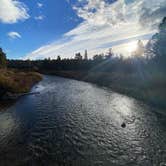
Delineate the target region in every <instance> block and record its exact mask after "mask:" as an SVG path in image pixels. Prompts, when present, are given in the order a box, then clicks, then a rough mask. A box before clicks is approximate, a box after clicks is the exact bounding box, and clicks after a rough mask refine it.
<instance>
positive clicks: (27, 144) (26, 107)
mask: <svg viewBox="0 0 166 166" xmlns="http://www.w3.org/2000/svg"><path fill="white" fill-rule="evenodd" d="M32 92H40V93H37V94H33V95H29V96H24V97H22V98H21V99H19V100H18V101H17V102H16V103H14V104H12V105H11V106H10V107H3V108H1V111H0V166H11V165H12V166H24V165H25V166H65V165H66V166H68V165H69V166H165V165H166V114H164V110H156V109H154V108H152V107H149V106H147V105H145V104H143V103H142V102H138V101H137V100H135V99H133V98H129V97H127V96H124V95H120V94H118V93H115V92H113V91H111V90H110V89H107V88H104V87H98V86H96V85H94V84H90V83H85V82H81V81H75V80H71V79H65V78H60V77H55V76H44V79H43V80H42V81H41V82H40V83H39V84H37V85H36V86H35V87H33V89H32ZM165 111H166V110H165ZM123 122H124V123H126V127H125V128H122V127H121V124H122V123H123Z"/></svg>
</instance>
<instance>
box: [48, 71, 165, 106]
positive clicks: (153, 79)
mask: <svg viewBox="0 0 166 166" xmlns="http://www.w3.org/2000/svg"><path fill="white" fill-rule="evenodd" d="M47 74H53V75H57V76H62V77H67V78H73V79H77V80H82V81H86V82H92V83H96V84H99V85H102V86H107V87H110V88H112V89H113V90H115V91H117V92H120V93H122V94H126V95H128V96H131V97H134V98H136V99H138V100H142V101H144V102H146V103H148V104H151V105H154V106H157V107H161V108H166V102H165V101H166V89H165V88H166V79H165V76H164V75H163V74H162V73H153V74H145V73H144V74H143V75H141V76H138V75H137V74H135V73H133V74H131V73H130V74H126V73H125V74H124V73H107V72H82V71H54V72H47Z"/></svg>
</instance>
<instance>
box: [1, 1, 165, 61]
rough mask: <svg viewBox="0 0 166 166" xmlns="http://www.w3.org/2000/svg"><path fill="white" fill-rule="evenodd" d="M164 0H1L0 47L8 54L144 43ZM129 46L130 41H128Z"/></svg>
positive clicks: (121, 49)
mask: <svg viewBox="0 0 166 166" xmlns="http://www.w3.org/2000/svg"><path fill="white" fill-rule="evenodd" d="M165 7H166V0H158V1H157V2H156V1H155V0H149V1H148V2H147V1H146V0H49V1H48V0H0V47H2V48H3V49H4V51H5V52H6V53H7V56H8V58H10V59H16V58H23V59H43V58H48V57H51V58H56V57H57V55H61V56H62V57H63V58H71V57H74V54H75V53H76V52H82V53H83V52H84V50H85V49H88V52H89V56H90V57H91V56H93V55H94V54H96V53H101V52H106V51H107V49H108V48H109V47H113V50H114V51H115V52H117V53H124V54H127V53H129V52H128V50H127V49H126V48H128V46H126V45H127V44H128V43H129V45H130V42H132V41H135V40H137V39H142V40H143V41H144V42H146V41H147V40H148V39H149V38H150V37H151V36H152V34H154V33H156V31H157V25H158V23H159V22H160V21H161V19H162V18H163V17H164V16H165V15H166V10H163V8H165ZM131 46H132V45H131Z"/></svg>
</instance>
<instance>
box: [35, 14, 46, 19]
mask: <svg viewBox="0 0 166 166" xmlns="http://www.w3.org/2000/svg"><path fill="white" fill-rule="evenodd" d="M34 18H35V20H43V19H44V16H43V15H40V16H36V17H34Z"/></svg>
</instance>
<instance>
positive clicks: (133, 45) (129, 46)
mask: <svg viewBox="0 0 166 166" xmlns="http://www.w3.org/2000/svg"><path fill="white" fill-rule="evenodd" d="M125 49H126V51H127V52H128V53H130V54H132V53H133V52H134V51H136V49H137V41H132V42H129V43H127V44H126V48H125Z"/></svg>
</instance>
